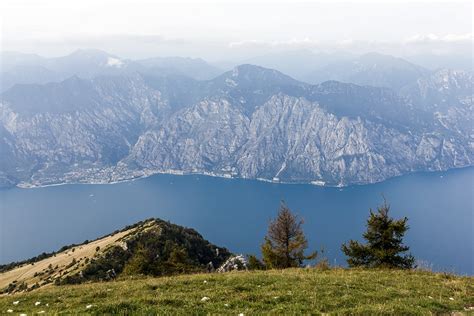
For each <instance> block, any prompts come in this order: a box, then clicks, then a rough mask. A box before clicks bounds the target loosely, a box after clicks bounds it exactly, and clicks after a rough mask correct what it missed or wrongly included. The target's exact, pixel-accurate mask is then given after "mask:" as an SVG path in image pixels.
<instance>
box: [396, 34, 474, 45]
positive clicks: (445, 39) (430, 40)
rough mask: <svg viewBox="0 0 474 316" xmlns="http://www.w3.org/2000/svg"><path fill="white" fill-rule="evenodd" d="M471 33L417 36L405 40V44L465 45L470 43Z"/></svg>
mask: <svg viewBox="0 0 474 316" xmlns="http://www.w3.org/2000/svg"><path fill="white" fill-rule="evenodd" d="M472 40H473V35H472V33H465V34H444V35H439V34H433V33H430V34H417V35H413V36H411V37H408V38H406V39H405V43H407V44H435V43H447V44H448V43H466V42H472Z"/></svg>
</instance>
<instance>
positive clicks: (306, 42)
mask: <svg viewBox="0 0 474 316" xmlns="http://www.w3.org/2000/svg"><path fill="white" fill-rule="evenodd" d="M320 44H321V43H320V42H319V41H317V40H313V39H310V38H308V37H306V38H302V39H298V38H293V39H289V40H286V41H262V40H244V41H238V42H231V43H229V48H293V47H295V48H312V47H317V46H318V45H320Z"/></svg>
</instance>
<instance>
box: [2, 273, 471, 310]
mask: <svg viewBox="0 0 474 316" xmlns="http://www.w3.org/2000/svg"><path fill="white" fill-rule="evenodd" d="M204 297H207V298H208V299H206V298H204ZM15 301H19V303H17V304H14V302H15ZM36 302H39V303H36ZM35 303H36V304H35ZM35 305H36V306H35ZM9 309H10V310H12V311H13V312H14V313H18V312H23V313H27V314H28V315H30V314H32V313H36V312H41V311H45V313H48V314H49V313H91V314H103V313H122V314H123V313H127V312H128V313H139V314H143V313H160V314H163V313H179V314H205V313H215V314H232V315H238V314H240V313H243V314H245V315H250V314H257V313H269V312H272V313H285V314H289V313H293V314H294V313H309V312H314V313H343V314H349V313H350V314H367V313H372V314H429V313H430V312H433V313H449V312H455V311H457V312H462V313H465V314H468V313H472V312H474V278H472V277H458V276H452V275H447V274H435V273H430V272H421V271H395V270H392V271H387V270H386V271H383V270H356V269H331V270H326V271H320V270H317V269H287V270H270V271H252V272H231V273H222V274H217V273H213V274H195V275H181V276H173V277H160V278H125V277H122V278H121V279H119V280H117V281H112V282H102V283H87V284H81V285H64V286H54V285H51V286H48V287H43V288H40V289H37V290H34V291H31V292H28V293H17V294H13V295H8V296H3V297H0V313H2V314H3V313H6V312H7V311H8V310H9Z"/></svg>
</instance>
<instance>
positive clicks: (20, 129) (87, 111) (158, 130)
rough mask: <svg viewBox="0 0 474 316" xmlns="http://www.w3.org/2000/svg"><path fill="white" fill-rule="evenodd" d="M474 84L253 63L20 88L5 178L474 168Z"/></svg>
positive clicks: (463, 77) (449, 75)
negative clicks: (384, 79) (291, 72)
mask: <svg viewBox="0 0 474 316" xmlns="http://www.w3.org/2000/svg"><path fill="white" fill-rule="evenodd" d="M472 81H473V80H472V75H470V74H467V73H461V72H454V71H440V72H439V73H436V74H433V75H431V76H426V77H423V78H420V79H419V80H418V81H417V82H416V83H415V84H413V85H410V86H407V87H406V88H404V89H402V90H401V91H402V92H401V94H400V95H399V94H397V93H395V92H393V91H392V90H389V89H386V88H374V87H362V86H357V85H354V84H344V83H339V82H336V81H331V82H326V83H323V84H320V85H316V86H312V85H308V84H305V83H302V82H299V81H296V80H294V79H292V78H290V77H288V76H285V75H283V74H281V73H279V72H277V71H274V70H268V69H265V68H261V67H256V66H251V65H244V66H240V67H237V68H236V69H234V70H233V71H231V72H228V73H225V74H223V75H222V76H219V77H217V78H215V79H213V80H209V81H196V80H192V79H189V78H185V77H181V76H158V77H156V76H150V75H149V74H147V75H140V74H130V75H127V76H112V77H97V78H94V79H90V80H85V79H79V78H77V77H73V78H70V79H68V80H66V81H63V82H61V83H54V84H46V85H19V86H16V87H15V88H12V89H10V90H8V91H7V92H5V93H4V94H2V97H1V99H0V137H1V139H0V149H1V152H2V157H1V160H0V162H1V165H0V181H1V183H3V185H12V184H18V183H20V184H21V185H43V184H49V183H62V182H111V181H119V180H125V179H130V178H134V177H138V176H144V175H149V174H153V173H156V172H177V173H183V172H184V173H190V172H198V173H206V174H215V175H222V176H227V177H231V176H237V177H243V178H263V179H269V180H272V179H274V180H280V181H288V182H310V181H317V183H323V182H324V183H325V184H327V185H349V184H356V183H357V184H362V183H372V182H376V181H382V180H384V179H387V178H390V177H393V176H397V175H401V174H404V173H407V172H411V171H422V170H446V169H449V168H455V167H462V166H470V165H472V161H473V158H474V128H473V124H472V123H473V119H472V116H473V104H472V90H469V89H468V88H469V86H472Z"/></svg>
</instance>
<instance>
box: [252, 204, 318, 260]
mask: <svg viewBox="0 0 474 316" xmlns="http://www.w3.org/2000/svg"><path fill="white" fill-rule="evenodd" d="M302 225H303V220H300V219H299V218H298V217H297V216H296V215H294V214H293V213H292V212H291V210H290V209H289V208H288V207H287V206H286V204H285V203H284V202H282V203H281V206H280V211H279V213H278V217H277V218H276V219H275V220H273V221H271V222H270V225H269V227H268V233H267V236H266V237H265V241H264V243H263V245H262V247H261V248H262V257H263V262H264V263H265V265H266V266H267V267H268V268H279V269H284V268H290V267H299V266H301V265H302V264H303V261H304V260H312V259H314V258H316V252H314V253H312V254H310V255H308V256H305V255H304V251H305V249H306V248H308V242H307V240H306V237H305V236H304V233H303V230H302V228H301V226H302Z"/></svg>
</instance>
